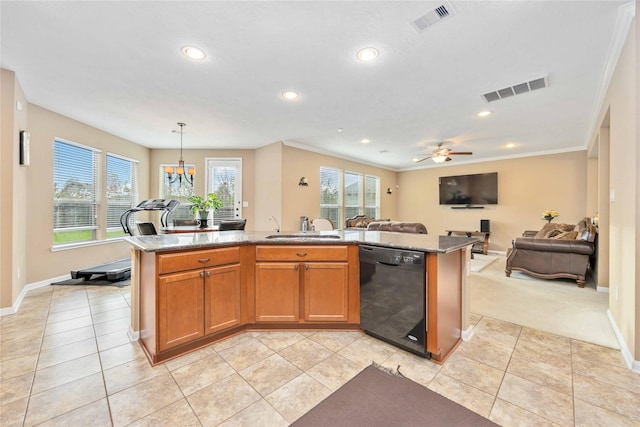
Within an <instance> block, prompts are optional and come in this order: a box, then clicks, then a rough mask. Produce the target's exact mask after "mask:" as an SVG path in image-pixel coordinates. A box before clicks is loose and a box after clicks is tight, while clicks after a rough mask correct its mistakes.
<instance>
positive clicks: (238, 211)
mask: <svg viewBox="0 0 640 427" xmlns="http://www.w3.org/2000/svg"><path fill="white" fill-rule="evenodd" d="M204 164H205V194H209V193H215V190H216V189H215V188H214V182H213V179H214V173H213V169H214V168H217V167H223V168H233V169H235V171H236V172H235V177H234V197H233V207H232V211H231V214H230V215H225V214H224V213H220V212H218V213H214V212H211V213H209V218H213V223H214V224H218V223H219V222H220V220H222V219H239V218H243V216H242V157H206V158H205V162H204ZM226 207H227V208H228V206H226ZM223 209H224V207H223Z"/></svg>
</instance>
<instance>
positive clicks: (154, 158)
mask: <svg viewBox="0 0 640 427" xmlns="http://www.w3.org/2000/svg"><path fill="white" fill-rule="evenodd" d="M216 157H235V158H241V159H242V198H243V200H245V201H248V202H249V207H247V208H243V209H242V215H243V217H244V218H246V219H247V230H252V229H253V227H254V222H255V208H254V207H253V199H254V197H255V196H254V191H255V188H254V185H253V183H254V181H255V160H254V158H255V151H254V150H183V153H182V158H183V159H184V162H185V164H193V165H195V167H196V175H195V183H194V188H193V190H194V192H195V194H197V195H201V196H204V193H205V178H206V176H207V175H206V168H205V163H206V159H207V158H216ZM179 159H180V150H157V149H154V150H151V152H150V156H149V168H150V169H149V198H157V197H159V195H160V165H161V164H173V163H178V160H179ZM155 216H156V217H158V218H154V221H157V222H158V223H159V215H155Z"/></svg>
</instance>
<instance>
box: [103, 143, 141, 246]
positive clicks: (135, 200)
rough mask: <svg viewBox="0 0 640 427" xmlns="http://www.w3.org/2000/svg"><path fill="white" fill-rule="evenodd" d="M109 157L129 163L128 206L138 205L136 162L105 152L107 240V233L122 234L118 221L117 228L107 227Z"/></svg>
mask: <svg viewBox="0 0 640 427" xmlns="http://www.w3.org/2000/svg"><path fill="white" fill-rule="evenodd" d="M109 157H113V158H116V159H120V160H124V161H127V162H129V163H130V173H131V204H130V206H129V208H133V207H135V206H136V205H137V204H138V203H139V200H138V197H139V193H138V164H139V162H138V160H135V159H131V158H129V157H126V156H121V155H119V154H115V153H110V152H108V151H107V157H106V159H105V173H106V180H105V197H104V199H105V205H106V207H107V216H106V218H105V227H106V229H107V239H109V232H114V231H118V230H121V231H123V233H124V230H122V226H121V225H120V223H119V221H118V225H117V226H113V227H109V196H108V191H107V186H108V184H109ZM123 213H124V212H123ZM121 237H122V236H115V237H113V238H114V239H118V238H121Z"/></svg>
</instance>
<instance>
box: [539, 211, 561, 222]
mask: <svg viewBox="0 0 640 427" xmlns="http://www.w3.org/2000/svg"><path fill="white" fill-rule="evenodd" d="M559 216H560V214H558V211H544V212H542V219H546V220H547V222H551V221H553V220H554V219H555V218H557V217H559Z"/></svg>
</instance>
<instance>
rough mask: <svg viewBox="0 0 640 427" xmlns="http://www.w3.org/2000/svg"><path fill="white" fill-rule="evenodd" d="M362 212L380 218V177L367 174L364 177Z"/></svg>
mask: <svg viewBox="0 0 640 427" xmlns="http://www.w3.org/2000/svg"><path fill="white" fill-rule="evenodd" d="M364 214H365V215H366V216H368V217H369V218H380V178H378V177H377V176H370V175H367V176H365V178H364Z"/></svg>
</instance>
